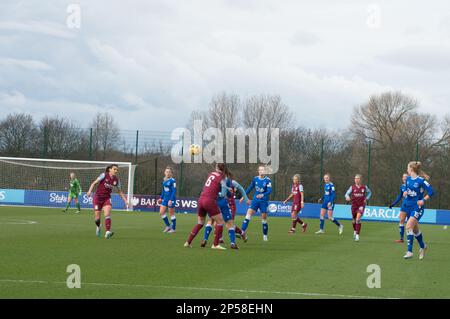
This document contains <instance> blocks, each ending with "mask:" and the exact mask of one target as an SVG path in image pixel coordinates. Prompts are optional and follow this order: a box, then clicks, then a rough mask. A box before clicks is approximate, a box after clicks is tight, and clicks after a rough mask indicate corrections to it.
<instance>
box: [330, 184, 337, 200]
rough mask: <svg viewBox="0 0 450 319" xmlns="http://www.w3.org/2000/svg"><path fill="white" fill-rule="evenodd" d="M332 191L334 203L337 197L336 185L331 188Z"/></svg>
mask: <svg viewBox="0 0 450 319" xmlns="http://www.w3.org/2000/svg"><path fill="white" fill-rule="evenodd" d="M330 191H331V202H332V203H334V200H335V199H336V189H335V188H334V185H333V186H332V187H331V189H330Z"/></svg>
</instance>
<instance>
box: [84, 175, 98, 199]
mask: <svg viewBox="0 0 450 319" xmlns="http://www.w3.org/2000/svg"><path fill="white" fill-rule="evenodd" d="M100 181H101V179H100V178H97V179H96V180H95V181H93V182H92V184H91V186H89V190H88V192H87V196H88V197H91V194H92V190H93V189H94V186H95V185H97V184H98V183H100Z"/></svg>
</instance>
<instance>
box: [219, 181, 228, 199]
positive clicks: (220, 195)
mask: <svg viewBox="0 0 450 319" xmlns="http://www.w3.org/2000/svg"><path fill="white" fill-rule="evenodd" d="M220 186H221V187H222V188H221V190H220V193H219V197H225V196H226V194H227V192H228V190H229V187H227V184H226V183H224V182H222V183H220Z"/></svg>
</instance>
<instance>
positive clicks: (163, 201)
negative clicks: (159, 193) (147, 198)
mask: <svg viewBox="0 0 450 319" xmlns="http://www.w3.org/2000/svg"><path fill="white" fill-rule="evenodd" d="M169 200H170V199H163V200H162V202H161V206H166V207H169V208H174V207H175V203H176V200H173V201H172V205H170V206H169Z"/></svg>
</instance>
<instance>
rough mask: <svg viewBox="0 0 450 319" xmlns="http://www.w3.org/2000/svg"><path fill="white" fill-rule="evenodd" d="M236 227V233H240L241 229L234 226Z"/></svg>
mask: <svg viewBox="0 0 450 319" xmlns="http://www.w3.org/2000/svg"><path fill="white" fill-rule="evenodd" d="M234 227H235V228H236V230H235V231H236V234H242V230H241V229H240V228H239V227H238V226H234Z"/></svg>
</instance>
